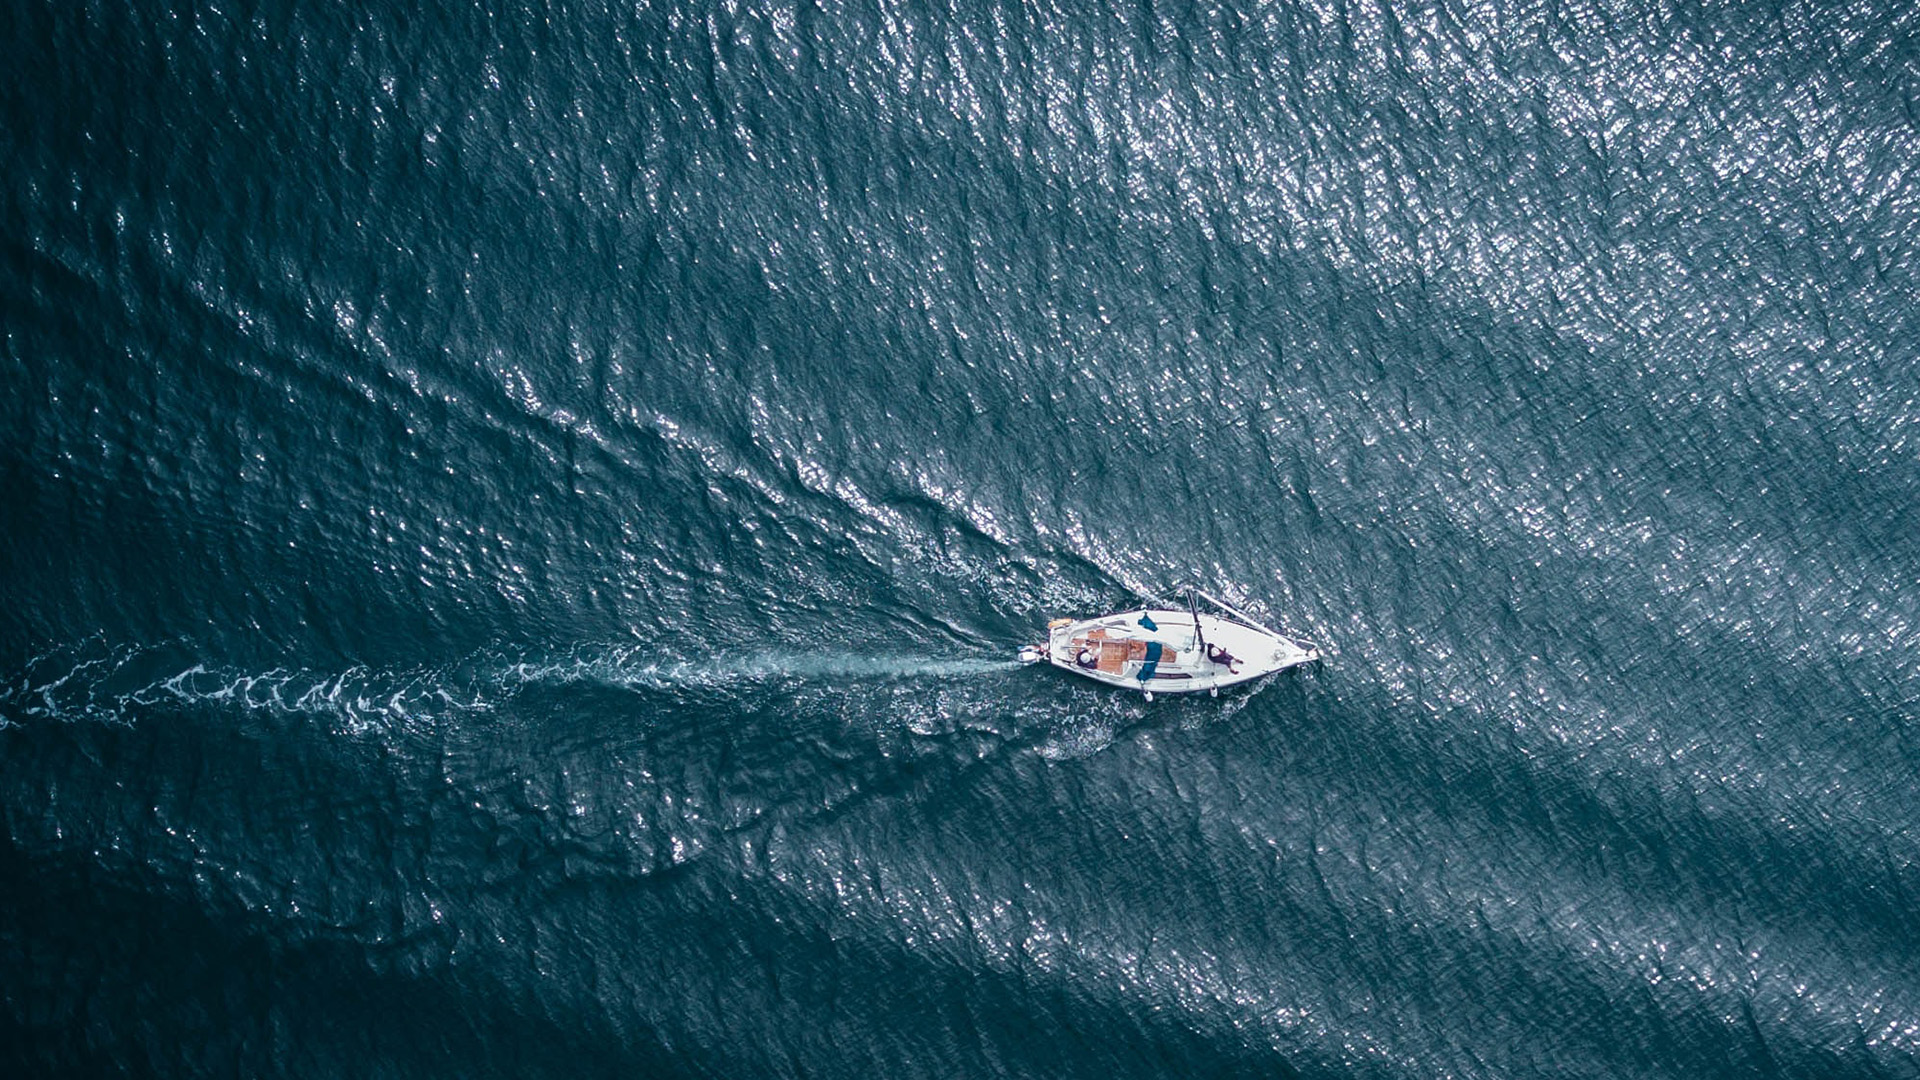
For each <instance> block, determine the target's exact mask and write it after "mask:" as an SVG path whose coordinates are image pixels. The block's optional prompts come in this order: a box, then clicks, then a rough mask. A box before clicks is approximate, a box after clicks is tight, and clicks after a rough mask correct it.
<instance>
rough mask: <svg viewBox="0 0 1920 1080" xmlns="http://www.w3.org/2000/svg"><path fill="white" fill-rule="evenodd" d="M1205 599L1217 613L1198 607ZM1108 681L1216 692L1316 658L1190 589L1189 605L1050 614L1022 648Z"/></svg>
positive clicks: (1038, 658) (1313, 651) (1025, 657)
mask: <svg viewBox="0 0 1920 1080" xmlns="http://www.w3.org/2000/svg"><path fill="white" fill-rule="evenodd" d="M1202 599H1204V600H1206V601H1207V602H1208V603H1209V604H1212V605H1213V606H1214V607H1215V608H1217V609H1218V610H1219V614H1216V613H1214V612H1211V611H1202V610H1200V601H1201V600H1202ZM1019 655H1020V660H1021V661H1022V662H1023V663H1028V664H1039V663H1048V664H1052V665H1053V666H1054V667H1058V668H1065V669H1066V670H1068V671H1071V672H1073V673H1074V674H1076V675H1082V676H1085V677H1086V678H1089V679H1092V680H1093V681H1095V682H1099V683H1105V684H1107V685H1108V686H1117V687H1123V688H1126V689H1129V690H1138V691H1141V692H1143V693H1145V694H1146V696H1147V700H1148V701H1152V700H1153V695H1155V694H1192V693H1197V692H1199V691H1201V690H1205V691H1207V692H1208V693H1209V694H1215V695H1217V694H1219V693H1220V691H1221V690H1224V689H1226V688H1227V687H1229V686H1237V685H1239V684H1241V683H1244V682H1249V681H1251V680H1254V679H1258V678H1260V677H1261V676H1263V675H1271V674H1273V673H1274V672H1276V671H1284V670H1286V669H1287V668H1290V667H1297V666H1298V665H1300V664H1305V663H1309V662H1311V661H1314V660H1318V659H1320V650H1319V648H1318V647H1317V646H1315V645H1313V644H1312V643H1311V642H1307V641H1301V640H1297V639H1295V638H1290V637H1288V636H1287V635H1285V634H1282V633H1280V632H1279V631H1277V630H1274V629H1272V628H1271V627H1268V626H1264V625H1262V624H1261V623H1260V622H1258V621H1257V620H1255V619H1254V618H1253V617H1252V616H1250V615H1248V614H1247V613H1246V612H1244V611H1241V610H1240V609H1238V608H1236V607H1233V606H1232V605H1230V604H1228V603H1227V602H1226V601H1224V600H1221V599H1219V598H1218V597H1215V596H1212V595H1209V594H1207V593H1204V592H1201V591H1200V590H1199V589H1189V590H1188V603H1187V607H1186V608H1185V609H1184V610H1183V609H1180V608H1169V607H1143V608H1135V609H1133V610H1131V611H1121V612H1116V613H1114V614H1112V615H1102V616H1099V617H1098V618H1092V619H1079V620H1075V619H1055V620H1053V621H1052V622H1049V623H1048V624H1047V640H1046V642H1045V643H1044V644H1036V645H1028V646H1025V647H1023V648H1022V649H1021V650H1020V654H1019Z"/></svg>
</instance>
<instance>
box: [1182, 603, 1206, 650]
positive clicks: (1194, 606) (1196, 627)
mask: <svg viewBox="0 0 1920 1080" xmlns="http://www.w3.org/2000/svg"><path fill="white" fill-rule="evenodd" d="M1187 610H1188V611H1190V612H1192V613H1193V637H1194V640H1196V641H1198V642H1199V643H1200V645H1199V650H1200V657H1201V659H1206V657H1207V633H1206V631H1204V630H1202V629H1200V587H1199V586H1198V585H1189V586H1187Z"/></svg>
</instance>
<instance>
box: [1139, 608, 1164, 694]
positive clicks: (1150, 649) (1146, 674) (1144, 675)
mask: <svg viewBox="0 0 1920 1080" xmlns="http://www.w3.org/2000/svg"><path fill="white" fill-rule="evenodd" d="M1141 621H1142V622H1145V621H1146V616H1144V615H1143V616H1141ZM1160 653H1161V646H1160V643H1159V642H1157V641H1149V642H1147V662H1146V663H1144V664H1141V665H1140V674H1139V675H1136V676H1135V678H1137V679H1139V680H1140V681H1141V682H1146V681H1147V680H1148V679H1151V678H1153V669H1154V668H1157V667H1159V666H1160Z"/></svg>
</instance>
